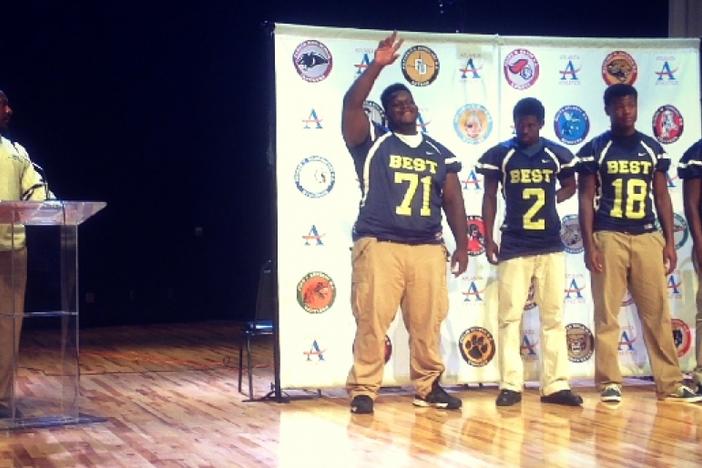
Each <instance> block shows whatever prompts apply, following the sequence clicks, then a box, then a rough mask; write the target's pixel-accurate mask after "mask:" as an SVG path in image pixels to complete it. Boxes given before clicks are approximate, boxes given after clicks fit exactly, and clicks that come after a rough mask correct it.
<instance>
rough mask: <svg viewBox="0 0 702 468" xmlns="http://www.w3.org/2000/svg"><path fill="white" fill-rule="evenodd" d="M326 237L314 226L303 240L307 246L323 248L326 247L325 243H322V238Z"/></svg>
mask: <svg viewBox="0 0 702 468" xmlns="http://www.w3.org/2000/svg"><path fill="white" fill-rule="evenodd" d="M324 236H326V234H320V233H319V229H317V226H316V225H314V224H313V225H312V227H311V228H310V230H309V231H307V234H305V235H304V236H302V239H303V240H304V241H305V245H306V246H311V245H316V246H322V245H324V242H322V237H324Z"/></svg>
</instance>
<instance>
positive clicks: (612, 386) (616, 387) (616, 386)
mask: <svg viewBox="0 0 702 468" xmlns="http://www.w3.org/2000/svg"><path fill="white" fill-rule="evenodd" d="M609 390H613V391H615V392H617V393H621V392H622V387H621V386H620V385H619V384H615V383H609V384H607V385H605V387H604V390H603V391H604V392H607V391H609Z"/></svg>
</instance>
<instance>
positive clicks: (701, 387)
mask: <svg viewBox="0 0 702 468" xmlns="http://www.w3.org/2000/svg"><path fill="white" fill-rule="evenodd" d="M697 394H698V395H702V383H701V384H697Z"/></svg>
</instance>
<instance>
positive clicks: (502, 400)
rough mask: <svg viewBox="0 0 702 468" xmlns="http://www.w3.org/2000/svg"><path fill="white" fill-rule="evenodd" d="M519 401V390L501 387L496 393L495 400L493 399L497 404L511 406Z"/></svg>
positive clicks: (520, 395)
mask: <svg viewBox="0 0 702 468" xmlns="http://www.w3.org/2000/svg"><path fill="white" fill-rule="evenodd" d="M520 401H522V393H521V392H515V391H514V390H507V389H505V388H503V389H502V390H500V393H499V394H498V395H497V400H495V404H496V405H497V406H512V405H516V404H517V403H519V402H520Z"/></svg>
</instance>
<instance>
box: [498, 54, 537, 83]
mask: <svg viewBox="0 0 702 468" xmlns="http://www.w3.org/2000/svg"><path fill="white" fill-rule="evenodd" d="M503 68H504V72H505V78H506V79H507V83H509V85H510V86H511V87H513V88H514V89H520V90H521V89H527V88H529V87H530V86H531V85H533V84H534V83H536V80H537V79H539V61H538V60H536V56H535V55H534V54H532V53H531V52H529V51H528V50H527V49H515V50H513V51H512V52H510V53H509V54H507V57H505V62H504V65H503Z"/></svg>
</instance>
